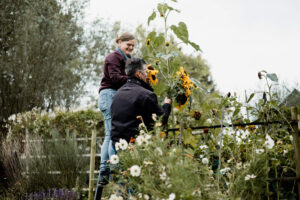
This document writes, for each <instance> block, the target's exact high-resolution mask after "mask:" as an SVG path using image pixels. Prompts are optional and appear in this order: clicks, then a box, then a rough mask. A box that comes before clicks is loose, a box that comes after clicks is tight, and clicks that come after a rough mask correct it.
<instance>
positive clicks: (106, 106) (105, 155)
mask: <svg viewBox="0 0 300 200" xmlns="http://www.w3.org/2000/svg"><path fill="white" fill-rule="evenodd" d="M115 93H116V90H114V89H103V90H101V91H100V93H99V99H98V106H99V109H100V111H101V112H102V114H103V118H104V127H105V137H104V141H103V144H102V147H101V161H100V173H101V172H104V171H106V170H108V168H109V165H108V164H107V160H109V158H110V154H111V153H109V152H110V150H109V147H110V143H111V140H110V131H111V111H110V106H111V104H112V100H113V97H114V95H115Z"/></svg>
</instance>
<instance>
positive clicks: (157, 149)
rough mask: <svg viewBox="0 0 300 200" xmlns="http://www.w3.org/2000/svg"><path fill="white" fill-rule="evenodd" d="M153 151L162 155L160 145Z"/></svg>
mask: <svg viewBox="0 0 300 200" xmlns="http://www.w3.org/2000/svg"><path fill="white" fill-rule="evenodd" d="M155 151H157V152H158V155H160V156H162V155H163V152H162V150H161V148H160V147H156V149H155Z"/></svg>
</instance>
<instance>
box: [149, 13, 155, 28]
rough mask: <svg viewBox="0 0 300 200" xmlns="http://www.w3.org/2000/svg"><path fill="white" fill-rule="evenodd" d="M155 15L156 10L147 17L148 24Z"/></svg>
mask: <svg viewBox="0 0 300 200" xmlns="http://www.w3.org/2000/svg"><path fill="white" fill-rule="evenodd" d="M155 17H156V12H155V11H153V12H152V14H151V15H150V16H149V17H148V26H149V24H150V22H151V21H152V20H154V19H155Z"/></svg>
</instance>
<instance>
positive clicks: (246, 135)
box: [241, 130, 250, 140]
mask: <svg viewBox="0 0 300 200" xmlns="http://www.w3.org/2000/svg"><path fill="white" fill-rule="evenodd" d="M249 134H250V133H249V131H248V130H246V131H244V132H243V133H242V135H241V138H242V139H243V140H244V139H247V138H248V136H249Z"/></svg>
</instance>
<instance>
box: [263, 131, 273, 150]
mask: <svg viewBox="0 0 300 200" xmlns="http://www.w3.org/2000/svg"><path fill="white" fill-rule="evenodd" d="M274 144H275V143H274V140H273V139H272V138H271V137H270V136H269V135H268V134H267V135H266V141H265V143H264V145H265V146H266V147H267V148H268V149H272V148H273V146H274Z"/></svg>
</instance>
